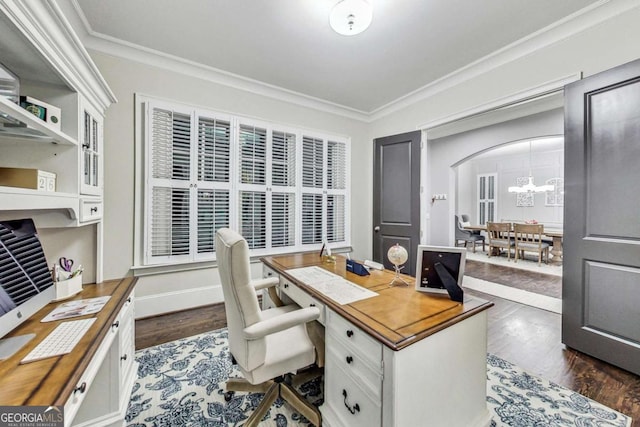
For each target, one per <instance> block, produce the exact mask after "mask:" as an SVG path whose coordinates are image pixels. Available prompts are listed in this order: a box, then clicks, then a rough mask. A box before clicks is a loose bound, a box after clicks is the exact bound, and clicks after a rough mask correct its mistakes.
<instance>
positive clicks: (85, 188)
mask: <svg viewBox="0 0 640 427" xmlns="http://www.w3.org/2000/svg"><path fill="white" fill-rule="evenodd" d="M81 105H82V107H81V108H82V109H81V117H82V118H81V123H80V131H81V133H80V141H81V143H82V151H81V154H80V161H81V168H80V193H82V194H92V195H100V194H102V176H103V174H102V153H103V148H102V141H103V136H102V134H103V123H104V120H103V117H102V115H101V114H99V113H98V111H97V110H96V109H94V108H93V107H92V106H91V105H89V104H88V103H87V102H83V103H82V104H81Z"/></svg>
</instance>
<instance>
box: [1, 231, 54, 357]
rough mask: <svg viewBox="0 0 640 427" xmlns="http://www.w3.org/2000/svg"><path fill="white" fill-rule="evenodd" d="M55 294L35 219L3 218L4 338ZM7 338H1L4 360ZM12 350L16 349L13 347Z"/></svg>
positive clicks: (2, 333)
mask: <svg viewBox="0 0 640 427" xmlns="http://www.w3.org/2000/svg"><path fill="white" fill-rule="evenodd" d="M54 295H55V287H54V286H53V280H52V278H51V272H50V271H49V267H48V265H47V260H46V258H45V256H44V251H43V250H42V245H41V244H40V239H39V238H38V234H37V232H36V227H35V225H34V224H33V221H32V220H31V219H23V220H13V221H0V338H2V337H3V336H4V335H6V334H8V333H9V332H11V331H12V330H13V329H14V328H16V327H17V326H18V325H20V324H21V323H22V322H24V321H26V320H27V319H29V317H31V316H32V315H33V314H34V313H35V312H37V311H38V310H39V309H40V308H42V307H44V306H45V305H47V304H48V303H49V302H50V301H51V300H52V299H53V298H54ZM7 346H10V347H15V344H7V340H1V341H0V350H2V349H4V350H3V351H0V359H2V358H6V357H2V354H4V355H5V356H6V354H7V352H6V351H5V350H7ZM9 350H12V351H13V350H16V349H15V348H10V349H9Z"/></svg>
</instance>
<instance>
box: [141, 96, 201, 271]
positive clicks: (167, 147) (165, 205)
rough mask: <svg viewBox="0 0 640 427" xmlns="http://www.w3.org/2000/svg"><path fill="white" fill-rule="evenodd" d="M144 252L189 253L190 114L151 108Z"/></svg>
mask: <svg viewBox="0 0 640 427" xmlns="http://www.w3.org/2000/svg"><path fill="white" fill-rule="evenodd" d="M150 116H151V117H150V123H149V126H150V132H149V133H150V135H151V140H152V145H151V147H150V149H151V156H150V164H149V168H150V172H151V173H150V175H151V176H150V179H149V183H150V185H151V194H150V202H151V203H150V206H149V210H148V211H147V218H148V223H149V224H148V228H147V239H148V241H147V252H148V256H149V257H151V258H155V259H162V260H171V259H184V258H185V257H188V256H189V251H190V249H189V234H190V230H189V216H190V214H191V209H190V196H189V177H190V173H191V150H190V145H191V126H190V123H191V116H190V114H189V113H187V112H174V111H170V110H167V109H163V108H152V109H151V114H150Z"/></svg>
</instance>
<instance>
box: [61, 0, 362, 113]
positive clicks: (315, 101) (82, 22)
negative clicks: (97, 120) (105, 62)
mask: <svg viewBox="0 0 640 427" xmlns="http://www.w3.org/2000/svg"><path fill="white" fill-rule="evenodd" d="M71 4H72V6H73V9H74V10H75V14H76V15H77V17H76V18H77V19H76V20H75V22H76V24H79V25H77V26H81V27H82V28H83V30H84V31H83V33H84V43H85V46H86V47H87V48H89V49H93V50H96V51H98V52H102V53H106V54H108V55H112V56H116V57H120V58H124V59H127V60H130V61H135V62H139V63H142V64H146V65H151V66H154V67H158V68H161V69H164V70H167V71H172V72H176V73H180V74H186V75H189V76H193V77H196V78H199V79H202V80H206V81H210V82H212V83H216V84H220V85H224V86H228V87H232V88H234V89H238V90H242V91H246V92H250V93H253V94H257V95H261V96H265V97H267V98H272V99H276V100H278V101H284V102H288V103H291V104H295V105H300V106H302V107H307V108H311V109H314V110H318V111H323V112H326V113H331V114H335V115H338V116H341V117H347V118H350V119H354V120H358V121H362V122H368V121H369V114H368V113H367V112H365V111H361V110H358V109H355V108H351V107H347V106H344V105H340V104H337V103H334V102H331V101H327V100H324V99H320V98H316V97H313V96H310V95H305V94H303V93H299V92H295V91H292V90H289V89H285V88H282V87H279V86H276V85H271V84H268V83H264V82H261V81H258V80H255V79H251V78H248V77H244V76H240V75H237V74H233V73H230V72H228V71H224V70H220V69H217V68H214V67H210V66H207V65H203V64H200V63H197V62H195V61H190V60H187V59H184V58H180V57H178V56H175V55H170V54H167V53H164V52H160V51H157V50H154V49H149V48H147V47H144V46H140V45H137V44H134V43H129V42H126V41H124V40H120V39H117V38H115V37H111V36H108V35H105V34H102V33H99V32H96V31H94V30H93V29H92V28H91V26H90V25H89V22H88V20H87V19H86V17H85V16H84V13H83V12H82V8H81V7H80V5H79V4H78V2H77V0H71Z"/></svg>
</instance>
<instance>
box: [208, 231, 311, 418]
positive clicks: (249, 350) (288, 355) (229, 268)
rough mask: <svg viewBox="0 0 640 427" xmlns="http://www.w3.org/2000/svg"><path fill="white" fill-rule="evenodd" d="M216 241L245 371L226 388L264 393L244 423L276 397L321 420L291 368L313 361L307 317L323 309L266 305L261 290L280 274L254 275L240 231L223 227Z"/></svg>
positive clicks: (232, 345) (236, 357) (235, 347)
mask: <svg viewBox="0 0 640 427" xmlns="http://www.w3.org/2000/svg"><path fill="white" fill-rule="evenodd" d="M215 244H216V246H215V248H216V255H217V261H218V271H219V272H220V279H221V282H222V292H223V295H224V305H225V312H226V315H227V327H228V333H229V350H230V353H231V355H232V358H233V361H234V363H237V366H238V368H239V370H240V372H241V373H242V375H243V377H244V378H229V380H228V381H227V383H226V389H227V392H234V391H251V392H257V393H264V397H263V398H262V401H261V402H260V404H259V405H258V407H257V408H256V409H255V410H254V411H253V413H252V414H251V416H250V417H249V418H248V419H247V421H246V422H245V424H244V425H245V426H247V427H251V426H257V425H258V424H259V423H260V421H261V420H262V418H263V417H264V415H265V414H266V412H267V411H268V410H269V408H270V407H271V405H272V404H273V403H274V402H275V401H276V399H278V398H282V399H283V400H285V401H287V402H289V403H290V404H291V405H292V406H293V407H294V408H295V409H296V410H297V411H298V412H299V413H300V414H302V415H303V416H304V417H306V418H307V419H308V420H309V421H311V422H312V423H314V424H315V425H317V426H319V425H320V424H321V421H322V417H321V415H320V411H318V409H317V408H316V407H315V406H313V405H311V404H310V403H309V402H307V401H306V400H305V399H304V398H303V397H302V396H301V395H300V394H299V393H298V392H297V391H296V390H295V388H294V387H293V386H292V385H291V381H292V378H291V373H296V372H297V371H299V370H302V369H304V368H307V367H310V366H312V365H313V364H314V362H315V361H316V348H315V346H314V344H313V342H312V340H311V339H310V338H309V335H308V333H307V328H306V323H308V322H313V321H315V320H316V319H318V318H319V316H320V311H319V309H318V308H317V307H306V308H300V307H299V306H297V305H295V304H290V305H283V306H281V307H274V308H270V309H267V310H261V309H260V306H259V304H258V295H257V293H256V291H257V290H260V289H266V288H268V287H272V286H275V285H277V284H278V282H279V280H278V279H277V278H269V279H260V280H251V272H250V265H249V247H248V245H247V242H246V240H245V239H244V238H243V237H242V236H241V235H240V234H238V233H236V232H235V231H233V230H230V229H228V228H222V229H220V230H218V231H217V232H216V243H215ZM225 397H226V398H227V397H228V398H229V399H230V396H225Z"/></svg>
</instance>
